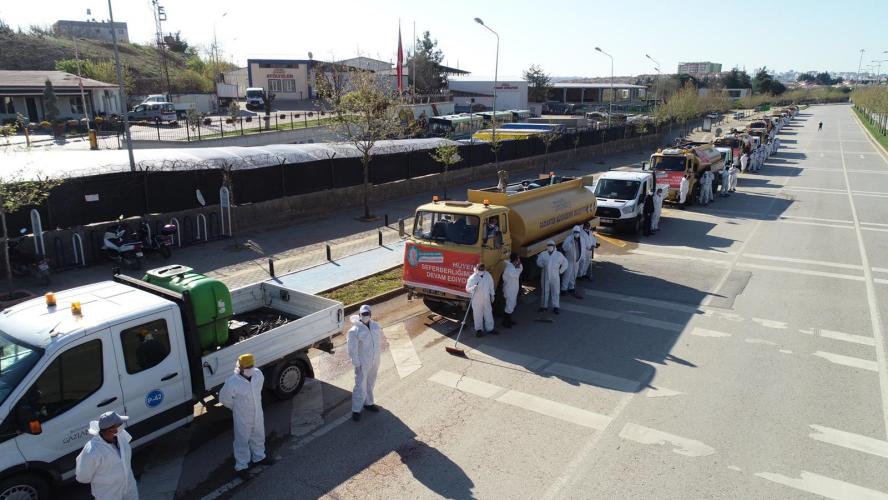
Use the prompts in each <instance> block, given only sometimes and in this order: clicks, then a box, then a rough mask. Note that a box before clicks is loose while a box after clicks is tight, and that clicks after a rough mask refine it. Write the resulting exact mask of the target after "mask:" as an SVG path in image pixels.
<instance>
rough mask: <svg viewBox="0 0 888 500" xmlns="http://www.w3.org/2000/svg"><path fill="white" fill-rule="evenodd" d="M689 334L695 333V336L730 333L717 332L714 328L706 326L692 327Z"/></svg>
mask: <svg viewBox="0 0 888 500" xmlns="http://www.w3.org/2000/svg"><path fill="white" fill-rule="evenodd" d="M691 335H696V336H697V337H730V336H731V334H730V333H725V332H718V331H715V330H708V329H706V328H700V327H694V329H693V330H691Z"/></svg>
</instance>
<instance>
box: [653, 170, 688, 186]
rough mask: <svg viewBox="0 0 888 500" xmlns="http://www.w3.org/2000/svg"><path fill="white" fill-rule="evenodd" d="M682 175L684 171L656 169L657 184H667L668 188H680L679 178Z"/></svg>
mask: <svg viewBox="0 0 888 500" xmlns="http://www.w3.org/2000/svg"><path fill="white" fill-rule="evenodd" d="M683 176H684V172H671V171H665V170H658V171H657V185H658V186H659V185H660V184H669V189H679V188H681V178H682V177H683Z"/></svg>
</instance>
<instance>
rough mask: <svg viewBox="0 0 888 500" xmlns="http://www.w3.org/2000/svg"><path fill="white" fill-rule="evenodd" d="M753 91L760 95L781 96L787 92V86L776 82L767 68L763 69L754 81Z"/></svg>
mask: <svg viewBox="0 0 888 500" xmlns="http://www.w3.org/2000/svg"><path fill="white" fill-rule="evenodd" d="M752 90H753V92H756V93H758V94H772V95H780V94H782V93H784V92H786V86H785V85H783V84H782V83H780V82H778V81H777V80H775V79H774V77H773V76H772V75H771V74H770V73H768V68H767V67H762V68H761V69H759V70H758V71H756V73H755V77H754V78H753V79H752Z"/></svg>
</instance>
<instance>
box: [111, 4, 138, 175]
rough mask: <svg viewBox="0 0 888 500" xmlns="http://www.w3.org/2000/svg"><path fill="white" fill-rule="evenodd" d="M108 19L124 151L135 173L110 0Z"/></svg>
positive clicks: (134, 161)
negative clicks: (124, 139)
mask: <svg viewBox="0 0 888 500" xmlns="http://www.w3.org/2000/svg"><path fill="white" fill-rule="evenodd" d="M108 19H109V21H111V41H112V42H113V44H114V67H115V69H116V71H117V90H118V92H119V93H120V95H119V96H118V97H119V98H120V114H121V115H122V116H123V136H124V137H125V138H126V151H127V154H128V155H129V164H130V171H131V172H135V171H136V159H135V157H134V156H133V138H132V135H131V134H130V128H129V106H127V103H126V89H125V88H124V86H123V72H122V71H121V69H120V51H119V50H118V49H117V29H116V28H115V27H114V12H113V11H112V10H111V0H108Z"/></svg>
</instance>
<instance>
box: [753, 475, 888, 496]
mask: <svg viewBox="0 0 888 500" xmlns="http://www.w3.org/2000/svg"><path fill="white" fill-rule="evenodd" d="M755 475H756V476H758V477H760V478H762V479H767V480H768V481H772V482H775V483H778V484H782V485H784V486H789V487H790V488H795V489H797V490H801V491H804V492H807V493H813V494H815V495H820V496H824V497H826V498H833V499H836V500H838V499H848V498H853V499H856V500H879V499H881V500H886V499H888V495H886V494H885V493H882V492H881V491H876V490H871V489H869V488H864V487H863V486H857V485H856V484H851V483H846V482H845V481H840V480H838V479H833V478H831V477H826V476H821V475H820V474H815V473H813V472H808V471H804V470H803V471H802V473H801V476H800V478H799V479H796V478H792V477H787V476H784V475H783V474H775V473H772V472H757V473H756V474H755Z"/></svg>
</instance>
